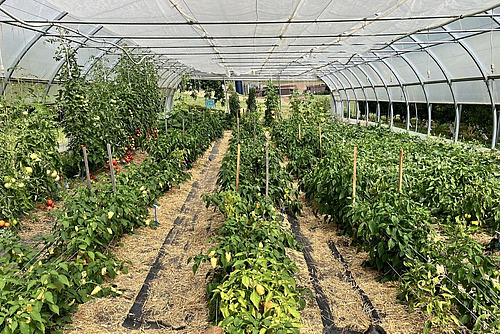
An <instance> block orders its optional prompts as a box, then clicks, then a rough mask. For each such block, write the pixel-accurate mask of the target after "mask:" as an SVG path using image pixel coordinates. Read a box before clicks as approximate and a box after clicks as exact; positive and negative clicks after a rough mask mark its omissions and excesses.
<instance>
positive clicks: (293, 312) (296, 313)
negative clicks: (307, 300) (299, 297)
mask: <svg viewBox="0 0 500 334" xmlns="http://www.w3.org/2000/svg"><path fill="white" fill-rule="evenodd" d="M288 311H289V312H290V314H291V315H292V316H293V317H294V318H296V319H300V313H299V311H297V309H296V308H295V307H290V308H289V309H288Z"/></svg>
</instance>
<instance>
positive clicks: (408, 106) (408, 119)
mask: <svg viewBox="0 0 500 334" xmlns="http://www.w3.org/2000/svg"><path fill="white" fill-rule="evenodd" d="M410 116H411V115H410V103H408V101H406V131H410Z"/></svg>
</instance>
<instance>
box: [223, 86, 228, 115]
mask: <svg viewBox="0 0 500 334" xmlns="http://www.w3.org/2000/svg"><path fill="white" fill-rule="evenodd" d="M224 95H225V97H226V112H227V113H229V101H228V97H227V83H226V78H224Z"/></svg>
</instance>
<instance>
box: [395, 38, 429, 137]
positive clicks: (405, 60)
mask: <svg viewBox="0 0 500 334" xmlns="http://www.w3.org/2000/svg"><path fill="white" fill-rule="evenodd" d="M419 45H420V44H419ZM389 46H390V48H391V49H392V50H394V51H396V52H397V51H398V50H396V49H395V48H394V46H393V45H389ZM400 57H401V59H403V60H404V62H405V63H406V64H407V65H408V67H409V68H410V69H411V70H412V72H413V74H415V77H416V78H417V79H418V82H419V83H420V87H421V88H422V92H423V93H424V97H425V102H426V106H427V108H429V97H428V96H427V91H426V89H425V84H424V82H423V81H422V77H421V76H420V74H419V73H418V71H417V70H416V69H415V66H413V63H412V62H411V61H410V60H409V59H408V57H406V56H405V55H404V54H402V55H400ZM405 87H406V86H405ZM406 112H407V114H406V130H407V131H410V104H409V101H408V103H407V104H406ZM417 122H418V119H417Z"/></svg>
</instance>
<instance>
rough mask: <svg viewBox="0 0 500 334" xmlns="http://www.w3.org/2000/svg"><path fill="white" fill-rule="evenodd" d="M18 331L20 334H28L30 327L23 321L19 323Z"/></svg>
mask: <svg viewBox="0 0 500 334" xmlns="http://www.w3.org/2000/svg"><path fill="white" fill-rule="evenodd" d="M19 330H20V331H21V334H30V325H29V324H28V323H26V322H25V321H21V322H20V323H19Z"/></svg>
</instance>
